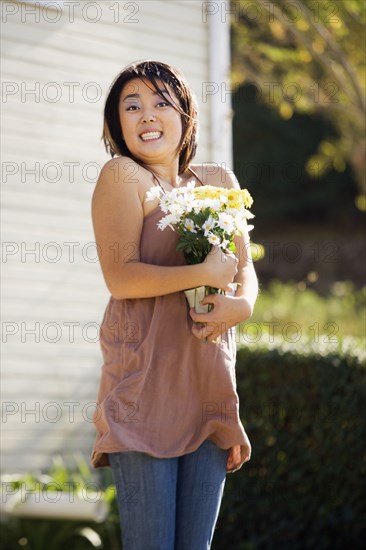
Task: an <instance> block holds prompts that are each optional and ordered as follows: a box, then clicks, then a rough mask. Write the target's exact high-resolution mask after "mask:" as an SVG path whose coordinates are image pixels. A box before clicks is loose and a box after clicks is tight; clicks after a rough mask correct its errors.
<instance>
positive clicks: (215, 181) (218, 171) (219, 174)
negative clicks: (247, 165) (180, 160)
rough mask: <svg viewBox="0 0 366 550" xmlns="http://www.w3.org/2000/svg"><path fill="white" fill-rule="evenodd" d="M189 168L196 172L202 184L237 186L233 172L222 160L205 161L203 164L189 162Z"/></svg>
mask: <svg viewBox="0 0 366 550" xmlns="http://www.w3.org/2000/svg"><path fill="white" fill-rule="evenodd" d="M190 168H191V169H192V170H193V171H194V172H195V173H196V174H197V176H198V177H199V179H200V180H201V181H202V183H203V184H204V185H214V186H215V187H229V188H231V187H239V183H238V180H237V179H236V177H235V174H234V172H233V171H232V170H231V169H230V168H229V167H228V166H227V165H226V164H225V163H224V162H223V163H221V164H216V163H215V162H205V163H204V164H191V165H190Z"/></svg>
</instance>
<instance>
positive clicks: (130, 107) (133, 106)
mask: <svg viewBox="0 0 366 550" xmlns="http://www.w3.org/2000/svg"><path fill="white" fill-rule="evenodd" d="M136 109H138V106H137V105H130V106H129V107H127V109H126V111H136Z"/></svg>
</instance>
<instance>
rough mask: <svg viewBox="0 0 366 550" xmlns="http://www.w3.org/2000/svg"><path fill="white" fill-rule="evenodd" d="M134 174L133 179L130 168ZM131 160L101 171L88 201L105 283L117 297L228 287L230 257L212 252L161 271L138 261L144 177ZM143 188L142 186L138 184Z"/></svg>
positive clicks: (233, 267)
mask: <svg viewBox="0 0 366 550" xmlns="http://www.w3.org/2000/svg"><path fill="white" fill-rule="evenodd" d="M132 164H134V166H135V167H137V172H136V173H135V174H134V175H133V177H132V176H131V166H132ZM144 172H145V171H144V170H143V169H142V168H141V167H140V166H139V165H138V164H136V163H134V162H133V161H132V160H131V159H128V158H126V157H119V158H117V159H112V160H111V161H109V162H107V163H106V165H105V166H104V167H103V169H102V171H101V174H100V176H99V179H98V182H97V184H96V187H95V190H94V193H93V197H92V219H93V227H94V233H95V240H96V243H97V248H98V255H99V261H100V265H101V268H102V273H103V276H104V280H105V283H106V285H107V288H108V290H109V291H110V293H111V294H112V296H113V297H114V298H116V299H124V298H149V297H154V296H161V295H165V294H170V293H172V292H177V291H180V290H184V289H186V288H192V287H196V286H200V285H210V286H216V287H217V288H223V289H225V288H228V287H227V285H228V283H229V282H231V281H232V280H233V277H234V276H235V274H236V270H237V264H238V262H237V260H236V258H235V257H234V255H227V254H225V255H224V254H223V253H222V252H221V250H213V251H212V252H211V253H210V254H209V256H208V257H207V260H206V261H205V262H204V263H202V264H198V265H193V266H176V267H162V266H155V265H150V264H146V263H143V262H141V261H140V250H139V245H140V236H141V231H142V225H143V217H144V214H143V208H142V198H141V196H140V194H141V189H142V188H143V187H144V188H146V183H147V182H146V181H143V180H144V178H147V177H148V175H146V174H145V173H144ZM141 184H145V185H141Z"/></svg>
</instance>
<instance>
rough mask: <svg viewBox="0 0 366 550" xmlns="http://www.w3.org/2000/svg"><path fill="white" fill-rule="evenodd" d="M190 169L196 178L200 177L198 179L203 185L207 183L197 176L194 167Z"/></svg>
mask: <svg viewBox="0 0 366 550" xmlns="http://www.w3.org/2000/svg"><path fill="white" fill-rule="evenodd" d="M188 170H189V171H190V172H191V173H192V174H193V175H194V177H195V178H197V179H198V181H199V182H200V184H201V185H205V184H204V183H203V181H202V180H201V178H199V177H198V176H197V174H196V172H195V171H194V170H192V168H188Z"/></svg>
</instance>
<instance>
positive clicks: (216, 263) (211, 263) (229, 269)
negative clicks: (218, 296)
mask: <svg viewBox="0 0 366 550" xmlns="http://www.w3.org/2000/svg"><path fill="white" fill-rule="evenodd" d="M203 263H204V265H205V267H206V271H207V276H208V282H207V283H206V284H207V286H212V287H214V288H220V289H222V290H225V291H230V290H231V288H230V287H229V286H228V285H229V283H232V282H233V279H234V277H235V275H236V274H237V271H238V259H237V257H236V256H235V254H232V253H231V252H223V251H222V249H221V248H220V247H218V246H213V247H212V249H211V250H210V252H209V253H208V254H207V256H206V258H205V261H204V262H203Z"/></svg>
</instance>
